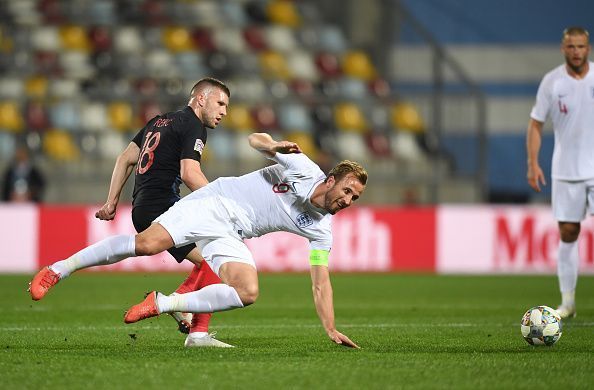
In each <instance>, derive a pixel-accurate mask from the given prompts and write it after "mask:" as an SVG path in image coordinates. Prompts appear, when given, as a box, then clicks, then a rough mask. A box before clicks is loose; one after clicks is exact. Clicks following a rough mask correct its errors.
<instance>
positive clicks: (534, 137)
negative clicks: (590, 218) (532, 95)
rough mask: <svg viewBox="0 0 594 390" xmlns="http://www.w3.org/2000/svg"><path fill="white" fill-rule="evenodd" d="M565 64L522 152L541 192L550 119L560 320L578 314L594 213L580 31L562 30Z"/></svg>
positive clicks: (589, 93) (589, 110)
mask: <svg viewBox="0 0 594 390" xmlns="http://www.w3.org/2000/svg"><path fill="white" fill-rule="evenodd" d="M561 52H562V53H563V55H564V57H565V64H563V65H560V66H558V67H557V68H555V69H553V70H552V71H550V72H549V73H547V74H546V75H545V76H544V78H543V79H542V82H541V83H540V86H539V88H538V93H537V95H536V104H535V105H534V107H533V109H532V112H531V113H530V122H529V124H528V131H527V141H526V147H527V152H528V174H527V179H528V184H529V185H530V187H532V188H533V189H534V190H535V191H538V192H540V184H546V181H545V178H544V174H543V171H542V169H541V168H540V165H539V163H538V153H539V151H540V145H541V140H542V127H543V124H544V122H545V121H546V119H547V117H549V116H550V117H551V120H552V122H553V127H554V131H555V146H554V150H553V164H552V172H551V176H552V182H553V187H552V206H553V214H554V216H555V219H556V220H557V221H558V224H559V233H560V236H561V242H560V243H559V251H558V259H557V273H558V276H559V288H560V290H561V296H562V301H561V305H560V306H559V307H558V310H559V313H560V314H561V316H562V317H563V318H568V317H574V316H575V314H576V306H575V288H576V285H577V275H578V267H579V254H578V244H577V239H578V236H579V234H580V223H581V221H583V220H584V218H585V217H586V212H589V213H590V214H594V72H590V69H592V62H589V60H588V55H589V53H590V42H589V34H588V31H586V30H585V29H584V28H582V27H570V28H567V29H566V30H565V31H563V37H562V41H561Z"/></svg>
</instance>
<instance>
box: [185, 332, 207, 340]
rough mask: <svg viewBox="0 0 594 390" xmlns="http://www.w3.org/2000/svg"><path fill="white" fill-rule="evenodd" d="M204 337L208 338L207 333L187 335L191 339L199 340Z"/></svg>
mask: <svg viewBox="0 0 594 390" xmlns="http://www.w3.org/2000/svg"><path fill="white" fill-rule="evenodd" d="M206 336H208V332H190V334H188V337H191V338H193V339H199V338H201V337H206Z"/></svg>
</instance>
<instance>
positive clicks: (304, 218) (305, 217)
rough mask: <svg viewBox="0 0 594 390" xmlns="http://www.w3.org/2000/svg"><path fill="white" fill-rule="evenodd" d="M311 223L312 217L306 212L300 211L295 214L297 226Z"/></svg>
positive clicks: (305, 225) (302, 226) (301, 226)
mask: <svg viewBox="0 0 594 390" xmlns="http://www.w3.org/2000/svg"><path fill="white" fill-rule="evenodd" d="M310 225H313V219H312V218H311V217H310V216H309V214H307V213H301V214H299V215H298V216H297V226H299V227H300V228H304V227H308V226H310Z"/></svg>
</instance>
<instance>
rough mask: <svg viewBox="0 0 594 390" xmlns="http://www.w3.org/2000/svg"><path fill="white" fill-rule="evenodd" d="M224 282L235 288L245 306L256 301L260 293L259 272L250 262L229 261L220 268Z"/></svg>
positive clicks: (220, 275)
mask: <svg viewBox="0 0 594 390" xmlns="http://www.w3.org/2000/svg"><path fill="white" fill-rule="evenodd" d="M219 277H220V278H221V280H222V281H223V283H225V284H228V285H229V286H231V287H233V288H235V290H236V291H237V294H238V295H239V298H240V299H241V302H242V303H243V305H244V306H247V305H251V304H252V303H254V302H256V299H258V295H259V287H258V272H257V271H256V268H254V267H253V266H252V265H250V264H246V263H240V262H234V261H231V262H227V263H224V264H222V265H221V267H220V268H219Z"/></svg>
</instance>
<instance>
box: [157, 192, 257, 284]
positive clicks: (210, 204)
mask: <svg viewBox="0 0 594 390" xmlns="http://www.w3.org/2000/svg"><path fill="white" fill-rule="evenodd" d="M153 222H158V223H159V224H161V226H163V227H164V228H165V230H167V232H169V234H170V235H171V238H173V242H174V243H175V246H176V247H180V246H184V245H187V244H189V243H196V245H197V246H198V249H200V252H201V253H202V256H203V257H204V259H205V260H206V262H207V263H208V265H210V267H211V268H212V270H213V271H214V272H215V273H216V274H217V275H218V274H219V270H220V268H221V266H222V265H223V264H225V263H228V262H232V261H234V262H239V263H245V264H250V265H251V266H253V267H254V268H256V263H255V262H254V258H253V256H252V253H251V252H250V250H249V249H248V247H247V246H246V245H245V244H244V242H243V240H242V238H241V237H240V235H239V233H238V232H237V230H236V225H235V223H234V221H233V219H232V218H231V217H230V215H229V213H228V212H227V209H226V208H225V207H224V206H223V204H222V203H221V200H220V199H219V198H218V197H217V196H216V195H214V194H212V193H209V192H202V191H200V193H194V194H192V197H186V198H184V199H182V200H180V201H179V202H177V203H175V204H174V205H173V206H171V208H170V209H169V210H167V211H166V212H164V213H163V214H161V215H160V216H159V217H157V218H156V219H155V220H154V221H153Z"/></svg>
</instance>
